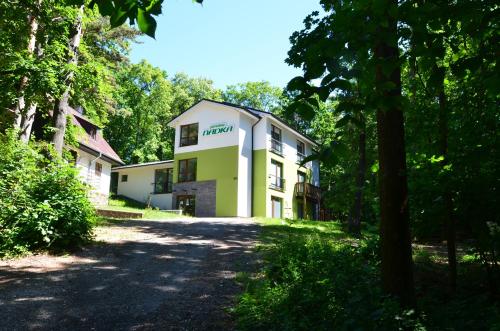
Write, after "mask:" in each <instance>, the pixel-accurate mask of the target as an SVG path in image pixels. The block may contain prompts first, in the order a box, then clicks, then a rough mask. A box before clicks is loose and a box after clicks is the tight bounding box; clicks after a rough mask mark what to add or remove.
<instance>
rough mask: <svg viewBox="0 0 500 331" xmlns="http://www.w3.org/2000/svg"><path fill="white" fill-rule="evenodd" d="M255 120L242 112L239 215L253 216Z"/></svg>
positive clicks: (240, 122) (240, 125)
mask: <svg viewBox="0 0 500 331" xmlns="http://www.w3.org/2000/svg"><path fill="white" fill-rule="evenodd" d="M254 122H255V120H250V118H248V116H246V115H243V114H240V119H239V158H238V216H240V217H250V216H251V208H252V204H251V198H250V197H251V194H252V187H251V185H252V125H253V123H254Z"/></svg>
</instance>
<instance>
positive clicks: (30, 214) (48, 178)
mask: <svg viewBox="0 0 500 331" xmlns="http://www.w3.org/2000/svg"><path fill="white" fill-rule="evenodd" d="M94 224H95V211H94V208H93V207H92V205H91V203H90V202H89V201H88V199H87V188H86V187H85V185H84V184H83V183H82V182H81V181H80V180H79V179H78V175H77V170H76V169H75V168H74V167H73V166H72V165H71V164H70V163H68V162H67V161H65V160H64V159H61V158H60V157H58V156H57V155H56V154H55V153H54V152H53V151H52V148H51V146H50V145H47V144H42V143H30V144H24V143H20V142H19V141H18V140H17V139H16V138H15V136H14V135H13V134H12V133H10V132H7V133H6V134H0V256H6V255H7V256H9V255H17V254H21V253H24V252H27V251H33V250H39V249H40V250H42V249H53V250H58V249H69V248H73V247H76V246H78V245H80V244H82V243H84V242H86V241H88V240H89V239H91V237H92V229H93V226H94Z"/></svg>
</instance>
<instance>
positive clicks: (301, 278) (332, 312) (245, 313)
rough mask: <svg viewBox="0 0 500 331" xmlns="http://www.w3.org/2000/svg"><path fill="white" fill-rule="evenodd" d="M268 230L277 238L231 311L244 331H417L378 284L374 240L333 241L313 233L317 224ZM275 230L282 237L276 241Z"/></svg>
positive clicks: (409, 315)
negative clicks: (259, 270) (262, 264)
mask: <svg viewBox="0 0 500 331" xmlns="http://www.w3.org/2000/svg"><path fill="white" fill-rule="evenodd" d="M311 223H312V222H311ZM267 226H269V227H270V228H271V229H276V230H268V229H266V228H264V231H266V234H267V235H269V231H272V232H274V236H273V238H275V239H274V240H273V242H274V243H273V244H271V245H270V246H267V247H265V249H264V252H263V255H264V256H263V258H264V269H263V271H262V274H261V275H260V276H258V277H257V278H256V279H254V280H251V279H250V280H248V283H247V284H246V289H247V290H246V292H245V294H243V295H242V296H241V297H240V300H239V304H238V306H237V307H236V309H235V313H236V315H237V318H238V323H239V327H240V328H241V329H242V330H357V329H359V330H363V329H364V330H398V329H408V328H410V329H418V328H419V326H420V324H419V322H418V320H417V319H416V317H415V314H414V313H413V312H411V311H404V310H402V309H401V308H399V306H398V304H397V302H396V301H395V300H393V299H390V298H388V297H386V296H384V295H383V294H382V291H381V289H380V287H379V286H378V284H377V281H376V279H378V278H379V274H378V261H379V260H378V257H377V253H376V252H377V248H376V247H377V240H376V238H375V237H372V239H370V240H366V239H365V240H361V241H358V240H353V239H349V240H347V239H344V240H342V239H335V240H333V239H331V236H329V235H328V232H329V231H328V230H327V232H326V233H325V235H322V234H321V231H318V232H316V231H314V230H315V229H318V227H321V226H322V225H321V223H316V224H311V225H309V226H308V227H305V228H304V227H302V226H301V225H300V224H298V226H299V227H298V228H297V227H295V226H293V225H292V227H293V228H292V229H290V228H289V226H286V225H284V226H270V225H267ZM265 227H266V225H265ZM278 227H280V228H281V229H278ZM293 229H297V232H295V235H293V233H294V232H289V231H291V230H293ZM307 229H309V232H310V234H305V233H307V232H308V231H307ZM278 231H282V232H284V233H283V236H282V237H281V238H280V239H278V238H276V232H278ZM287 232H288V233H287ZM343 235H344V236H345V234H343ZM337 236H338V235H337Z"/></svg>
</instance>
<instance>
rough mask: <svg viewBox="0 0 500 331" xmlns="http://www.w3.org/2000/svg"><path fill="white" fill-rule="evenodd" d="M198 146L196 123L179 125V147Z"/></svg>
mask: <svg viewBox="0 0 500 331" xmlns="http://www.w3.org/2000/svg"><path fill="white" fill-rule="evenodd" d="M196 144H198V123H193V124H188V125H181V140H180V146H181V147H182V146H191V145H196Z"/></svg>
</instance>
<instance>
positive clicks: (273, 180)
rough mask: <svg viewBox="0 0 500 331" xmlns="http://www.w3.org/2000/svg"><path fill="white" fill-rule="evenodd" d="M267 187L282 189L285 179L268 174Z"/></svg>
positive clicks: (283, 188)
mask: <svg viewBox="0 0 500 331" xmlns="http://www.w3.org/2000/svg"><path fill="white" fill-rule="evenodd" d="M269 187H270V188H272V189H274V190H279V191H284V190H285V179H284V178H281V177H276V176H274V175H269Z"/></svg>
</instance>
